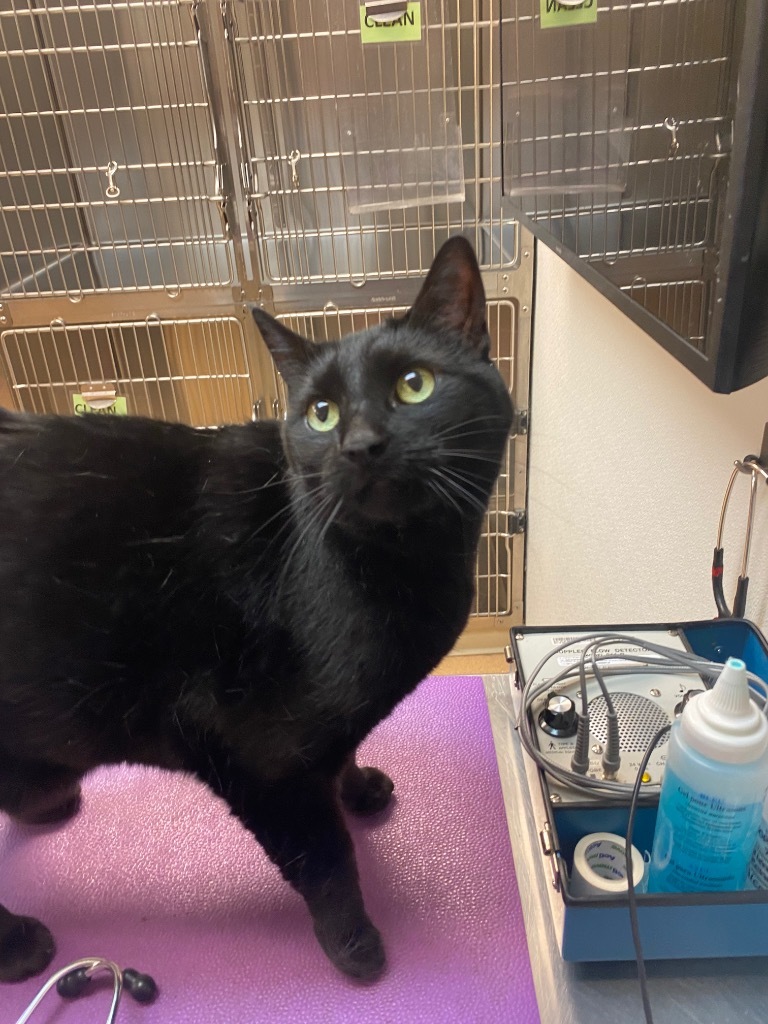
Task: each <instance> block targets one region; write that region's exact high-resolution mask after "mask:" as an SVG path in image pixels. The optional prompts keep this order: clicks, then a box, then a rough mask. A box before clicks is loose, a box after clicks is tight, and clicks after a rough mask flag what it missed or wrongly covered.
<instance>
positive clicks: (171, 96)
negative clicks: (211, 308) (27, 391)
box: [0, 0, 232, 297]
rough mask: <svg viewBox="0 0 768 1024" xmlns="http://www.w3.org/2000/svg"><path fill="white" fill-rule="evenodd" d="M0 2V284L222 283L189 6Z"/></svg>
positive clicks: (219, 233) (214, 183) (219, 224)
mask: <svg viewBox="0 0 768 1024" xmlns="http://www.w3.org/2000/svg"><path fill="white" fill-rule="evenodd" d="M3 6H4V9H3V10H0V295H2V296H16V295H28V296H31V295H50V294H64V295H69V296H75V297H76V296H78V295H81V294H88V293H97V292H118V291H120V292H122V291H126V290H136V289H144V288H155V289H167V290H169V291H170V292H171V293H175V292H177V291H178V289H179V288H180V287H193V286H198V287H199V286H202V285H214V284H225V283H228V282H230V281H231V280H232V253H231V244H230V242H229V241H228V239H227V234H226V225H225V222H224V220H223V217H222V208H221V207H222V204H221V195H220V182H219V168H218V165H217V160H216V154H215V150H214V131H213V127H212V120H211V109H210V100H209V95H208V88H207V84H206V81H205V76H204V73H203V66H202V64H201V61H200V53H199V48H198V39H197V30H196V25H195V22H194V20H193V18H192V17H191V16H190V14H191V12H192V11H193V7H192V6H191V5H189V4H179V3H171V2H169V0H123V2H118V3H105V2H100V0H94V2H78V3H76V4H71V3H64V2H60V3H59V2H55V0H44V2H37V0H29V2H26V3H22V2H14V3H13V4H12V5H3Z"/></svg>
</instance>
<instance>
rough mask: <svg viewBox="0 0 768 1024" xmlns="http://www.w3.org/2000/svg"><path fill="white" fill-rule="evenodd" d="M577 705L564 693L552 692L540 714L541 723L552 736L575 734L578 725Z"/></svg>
mask: <svg viewBox="0 0 768 1024" xmlns="http://www.w3.org/2000/svg"><path fill="white" fill-rule="evenodd" d="M578 724H579V723H578V718H577V716H576V705H575V704H574V702H573V701H572V700H571V698H570V697H565V696H564V695H563V694H562V693H551V694H550V695H549V697H547V703H546V704H545V706H544V710H543V711H542V712H541V714H540V715H539V725H540V726H541V728H542V729H543V730H544V732H547V733H549V735H550V736H574V735H575V734H576V729H577V727H578Z"/></svg>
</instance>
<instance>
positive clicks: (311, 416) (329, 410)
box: [307, 398, 340, 434]
mask: <svg viewBox="0 0 768 1024" xmlns="http://www.w3.org/2000/svg"><path fill="white" fill-rule="evenodd" d="M339 417H340V413H339V407H338V405H336V403H335V402H327V401H325V400H324V399H322V398H319V399H318V400H317V401H316V402H313V403H312V404H311V405H310V407H309V408H308V409H307V423H308V424H309V425H310V427H312V429H313V430H317V431H319V432H320V433H321V434H324V433H326V431H328V430H333V428H334V427H335V426H336V424H337V423H338V422H339Z"/></svg>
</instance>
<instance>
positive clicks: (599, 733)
mask: <svg viewBox="0 0 768 1024" xmlns="http://www.w3.org/2000/svg"><path fill="white" fill-rule="evenodd" d="M611 699H612V700H613V706H614V708H615V709H616V717H617V718H618V721H619V740H620V749H621V750H622V751H623V752H625V753H627V754H631V753H637V752H641V751H645V750H646V749H647V748H648V744H649V743H650V742H651V740H652V739H653V737H654V735H655V733H656V732H658V730H659V729H661V727H662V726H664V725H669V716H668V715H667V713H666V711H664V709H663V708H660V707H659V705H658V704H656V703H654V701H652V700H648V698H647V697H643V696H641V695H640V694H639V693H612V694H611ZM588 707H589V731H590V733H591V735H592V737H593V738H594V739H596V740H598V741H599V742H600V743H605V741H606V740H607V739H608V728H607V724H606V712H607V708H606V703H605V697H603V696H602V694H601V695H600V696H599V697H595V698H594V699H593V700H591V701H590V702H589V705H588ZM668 735H669V734H667V736H664V738H663V739H661V740H659V742H658V743H657V744H656V746H657V747H661V746H663V745H664V744H665V743H666V742H667V738H668Z"/></svg>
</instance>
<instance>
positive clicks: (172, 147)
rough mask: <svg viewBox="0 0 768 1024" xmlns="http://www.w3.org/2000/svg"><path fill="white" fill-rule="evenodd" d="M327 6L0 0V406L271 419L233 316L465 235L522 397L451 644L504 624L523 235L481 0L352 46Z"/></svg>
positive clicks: (342, 283)
mask: <svg viewBox="0 0 768 1024" xmlns="http://www.w3.org/2000/svg"><path fill="white" fill-rule="evenodd" d="M359 12H360V4H359V3H350V2H345V3H344V4H340V3H335V2H332V0H117V2H114V3H108V2H106V0H77V2H76V0H3V2H2V3H0V46H2V52H0V363H1V364H2V369H3V374H2V375H1V377H0V401H4V402H7V403H8V404H12V405H15V406H16V407H18V408H22V409H29V410H33V411H55V412H61V413H68V412H72V411H73V407H72V395H73V394H83V395H85V394H91V393H95V394H100V395H104V394H106V395H111V394H115V395H120V396H123V397H125V398H126V399H127V402H128V409H129V411H130V412H135V413H141V414H145V415H153V416H160V417H163V418H168V419H176V420H181V421H185V422H189V423H192V424H195V425H211V424H216V423H223V422H231V421H238V420H241V421H242V420H244V419H248V418H250V417H251V416H254V417H280V416H282V414H283V411H284V408H285V394H284V391H283V389H282V386H281V382H280V380H279V378H277V376H276V375H275V372H274V368H273V366H272V363H271V361H270V359H269V356H268V354H267V352H266V349H265V347H264V345H263V342H262V341H261V339H260V337H259V336H258V333H257V331H256V329H255V327H254V325H253V323H252V320H251V317H250V315H249V312H248V303H250V302H256V303H260V304H262V305H263V306H264V308H266V309H268V310H269V311H270V312H272V313H274V314H276V315H278V316H280V317H283V318H286V319H288V320H289V321H290V322H291V323H292V324H293V325H294V326H296V327H297V328H298V329H300V330H303V331H304V332H305V333H306V334H307V335H308V336H310V337H314V338H321V337H336V336H339V334H340V333H345V332H346V331H347V330H349V329H356V328H357V327H358V326H361V325H362V324H367V323H371V322H375V321H376V320H377V319H378V318H380V317H382V316H388V315H392V312H393V311H395V310H402V309H405V308H407V306H408V305H409V304H410V302H411V301H412V300H413V298H414V296H415V294H416V292H417V290H418V287H419V284H420V280H421V278H422V277H423V276H424V274H425V273H426V271H427V269H428V267H429V264H430V262H431V260H432V257H433V255H434V253H435V251H436V249H437V248H438V247H439V245H440V243H441V242H442V241H443V240H444V239H445V238H447V237H449V236H450V235H451V234H455V233H457V232H461V233H463V234H465V235H466V236H467V237H468V238H469V239H470V240H471V241H472V242H473V244H474V245H475V248H476V251H477V253H478V258H479V261H480V264H481V269H482V272H483V277H484V282H485V285H486V290H487V294H488V298H489V325H490V329H491V334H492V338H493V345H494V358H495V359H496V361H497V365H498V366H499V368H500V370H501V372H502V374H503V376H504V379H505V380H506V382H507V384H508V386H509V388H510V391H511V392H512V393H513V397H514V400H515V403H516V406H517V408H518V409H519V410H520V411H521V415H520V417H519V420H518V428H519V429H518V431H517V434H516V436H515V437H514V438H513V439H512V440H511V441H510V446H509V454H508V458H507V460H506V463H505V466H504V470H503V472H502V476H501V479H500V482H499V486H498V489H497V492H496V494H495V496H494V499H493V502H492V505H491V509H490V511H489V513H488V516H487V520H486V526H485V529H484V533H483V542H482V545H481V551H480V556H479V559H478V568H477V583H478V598H477V602H476V607H475V611H474V614H473V617H472V622H471V624H470V629H469V631H468V634H467V637H466V638H465V640H464V646H465V647H467V646H468V647H470V648H484V647H487V646H488V645H490V644H493V645H494V646H496V647H498V646H499V645H500V643H501V642H502V640H503V637H504V636H505V634H506V630H507V629H508V628H509V626H510V624H512V623H517V622H521V621H522V619H523V566H524V508H525V489H526V460H527V437H526V431H527V426H526V423H527V421H526V417H525V415H524V412H525V410H526V409H527V404H528V376H529V349H530V326H531V297H532V283H533V255H534V254H533V248H532V244H531V242H532V239H531V237H530V235H529V234H528V233H527V232H526V231H523V230H521V228H520V226H519V224H518V222H517V220H516V219H515V217H514V216H512V214H511V213H510V208H509V204H508V202H507V200H506V199H505V198H504V196H503V194H502V161H501V143H502V130H501V114H500V85H501V79H500V67H499V60H498V52H499V38H500V35H499V33H500V27H501V20H502V13H503V4H502V2H501V0H421V15H422V29H421V40H420V41H419V42H414V43H407V44H404V43H398V44H390V45H387V46H385V45H383V44H375V45H365V44H363V43H362V40H361V33H360V14H359Z"/></svg>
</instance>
